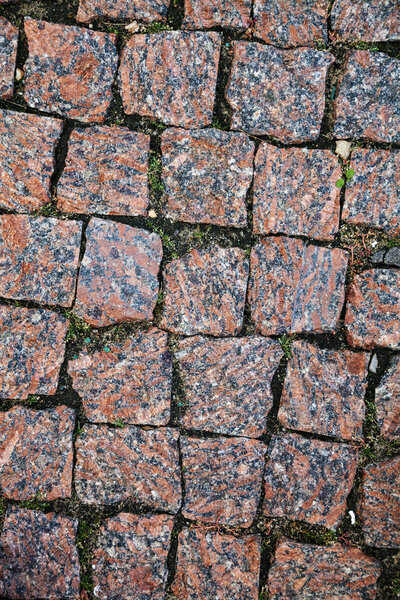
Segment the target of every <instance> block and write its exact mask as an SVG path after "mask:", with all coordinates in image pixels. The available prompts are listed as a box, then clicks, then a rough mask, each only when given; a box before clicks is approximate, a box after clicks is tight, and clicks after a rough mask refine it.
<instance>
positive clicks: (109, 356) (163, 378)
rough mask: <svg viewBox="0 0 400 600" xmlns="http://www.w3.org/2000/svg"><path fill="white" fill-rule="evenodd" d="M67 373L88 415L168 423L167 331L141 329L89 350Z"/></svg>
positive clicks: (106, 419)
mask: <svg viewBox="0 0 400 600" xmlns="http://www.w3.org/2000/svg"><path fill="white" fill-rule="evenodd" d="M68 373H69V375H70V376H71V377H72V386H73V388H74V389H75V390H76V391H77V392H78V393H79V395H80V397H81V398H82V403H83V409H84V411H85V415H86V417H87V418H88V419H89V421H92V422H95V423H101V422H108V423H114V422H115V421H117V420H122V421H123V422H124V423H130V424H135V425H138V424H142V425H167V423H168V421H169V417H170V403H171V384H172V355H171V354H170V352H169V350H168V335H167V333H165V332H164V331H160V330H159V329H156V328H152V329H150V330H149V331H147V332H146V331H139V332H138V333H136V334H134V335H131V336H129V337H128V338H127V339H126V340H125V341H123V342H120V343H118V344H117V343H113V344H108V346H107V347H106V349H103V350H100V351H98V352H94V353H92V354H89V352H88V351H87V350H84V351H83V352H81V353H80V354H79V356H78V358H77V359H75V360H72V361H70V363H69V365H68Z"/></svg>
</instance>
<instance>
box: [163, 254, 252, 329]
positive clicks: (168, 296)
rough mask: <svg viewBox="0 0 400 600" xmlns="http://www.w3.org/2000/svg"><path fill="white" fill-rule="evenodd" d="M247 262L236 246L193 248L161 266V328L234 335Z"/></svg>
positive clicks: (239, 321)
mask: <svg viewBox="0 0 400 600" xmlns="http://www.w3.org/2000/svg"><path fill="white" fill-rule="evenodd" d="M248 271H249V262H248V260H246V259H245V254H244V251H243V250H241V249H240V248H219V247H218V246H211V247H209V248H206V249H201V250H197V249H194V250H192V251H191V252H189V253H188V254H186V255H185V256H183V257H182V258H178V259H176V260H173V261H171V262H170V263H169V264H168V265H166V267H165V269H164V273H163V275H164V293H165V299H164V306H163V312H162V318H161V325H160V326H161V327H162V328H164V329H169V330H170V331H173V332H175V333H181V334H183V335H195V334H196V333H206V334H210V335H216V336H219V335H237V334H238V333H239V331H240V330H241V327H242V322H243V312H244V303H245V296H246V286H247V277H248Z"/></svg>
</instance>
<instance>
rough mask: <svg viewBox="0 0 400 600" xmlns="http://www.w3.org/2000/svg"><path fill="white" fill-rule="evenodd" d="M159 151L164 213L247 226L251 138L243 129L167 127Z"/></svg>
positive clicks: (177, 217)
mask: <svg viewBox="0 0 400 600" xmlns="http://www.w3.org/2000/svg"><path fill="white" fill-rule="evenodd" d="M161 151H162V164H163V172H162V179H163V183H164V189H165V199H166V201H167V209H166V216H167V217H169V218H170V219H175V220H178V221H187V222H189V223H211V224H214V225H225V226H231V227H246V225H247V212H246V194H247V191H248V189H249V187H250V184H251V181H252V177H253V155H254V143H253V142H251V141H250V139H249V138H248V137H247V136H246V135H245V134H244V133H234V132H231V131H229V132H228V131H220V130H218V129H206V130H200V131H195V130H192V131H186V130H185V129H167V131H165V132H164V133H163V135H162V138H161Z"/></svg>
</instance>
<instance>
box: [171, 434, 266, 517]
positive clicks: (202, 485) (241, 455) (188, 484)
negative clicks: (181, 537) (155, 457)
mask: <svg viewBox="0 0 400 600" xmlns="http://www.w3.org/2000/svg"><path fill="white" fill-rule="evenodd" d="M265 451H266V447H265V446H264V444H263V443H262V442H259V441H256V440H249V439H245V438H218V439H198V438H188V437H183V438H181V452H182V465H183V478H184V482H185V498H184V503H183V509H182V514H183V516H184V517H187V518H188V519H193V520H197V521H201V522H203V523H217V524H219V525H229V526H232V527H238V526H240V527H250V526H251V524H252V522H253V520H254V518H255V516H256V510H257V506H258V503H259V500H260V496H261V487H262V476H263V471H264V456H265Z"/></svg>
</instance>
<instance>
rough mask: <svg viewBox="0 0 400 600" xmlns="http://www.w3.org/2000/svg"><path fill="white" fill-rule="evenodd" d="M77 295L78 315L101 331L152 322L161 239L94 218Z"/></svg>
mask: <svg viewBox="0 0 400 600" xmlns="http://www.w3.org/2000/svg"><path fill="white" fill-rule="evenodd" d="M86 240H87V241H86V251H85V255H84V257H83V260H82V262H81V267H80V271H79V279H78V289H77V293H76V302H75V309H76V313H77V314H78V315H79V316H80V317H82V318H84V319H85V320H86V321H88V323H90V324H91V325H94V326H96V327H103V326H105V325H111V324H113V323H118V322H121V321H142V320H144V319H152V318H153V310H154V307H155V304H156V301H157V294H158V288H159V283H158V278H157V276H158V270H159V268H160V263H161V258H162V244H161V239H160V237H159V236H158V235H156V234H155V233H150V232H149V231H146V230H145V229H137V228H136V227H130V226H129V225H124V224H123V223H114V222H113V221H103V220H102V219H96V218H93V219H91V220H90V222H89V226H88V228H87V230H86Z"/></svg>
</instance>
